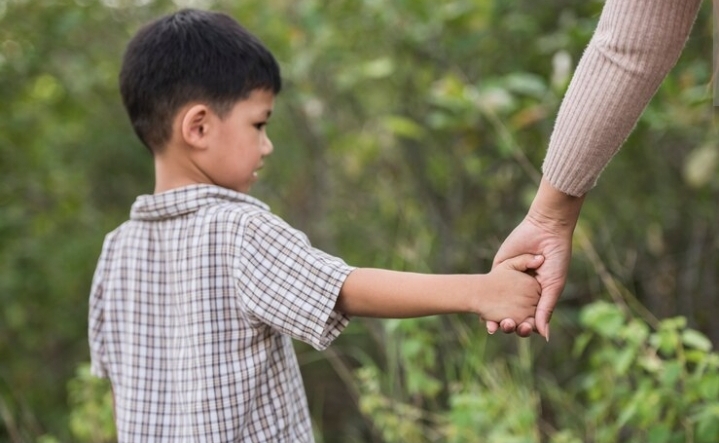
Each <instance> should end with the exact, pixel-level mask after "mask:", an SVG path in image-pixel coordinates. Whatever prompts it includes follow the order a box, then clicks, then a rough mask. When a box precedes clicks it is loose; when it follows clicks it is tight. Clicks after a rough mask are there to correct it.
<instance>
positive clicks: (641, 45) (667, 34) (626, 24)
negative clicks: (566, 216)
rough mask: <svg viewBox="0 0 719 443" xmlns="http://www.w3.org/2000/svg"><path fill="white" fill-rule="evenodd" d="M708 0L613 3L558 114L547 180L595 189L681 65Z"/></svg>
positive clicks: (573, 191) (576, 190) (578, 189)
mask: <svg viewBox="0 0 719 443" xmlns="http://www.w3.org/2000/svg"><path fill="white" fill-rule="evenodd" d="M700 4H701V0H607V2H606V4H605V5H604V10H603V11H602V15H601V17H600V18H599V24H598V25H597V29H596V31H595V32H594V36H593V37H592V40H591V41H590V43H589V45H588V46H587V48H586V50H585V52H584V55H583V56H582V59H581V60H580V62H579V65H578V66H577V70H576V71H575V73H574V76H573V77H572V81H571V82H570V85H569V88H568V90H567V93H566V95H565V97H564V100H563V101H562V105H561V107H560V109H559V114H558V115H557V121H556V123H555V126H554V131H553V132H552V136H551V138H550V141H549V150H548V152H547V156H546V158H545V159H544V165H543V167H542V170H543V172H544V176H545V178H546V179H547V180H549V182H550V183H551V184H552V185H553V186H554V187H556V188H557V189H559V190H561V191H563V192H565V193H567V194H570V195H575V196H580V195H583V194H585V193H586V192H587V191H589V190H590V189H591V188H592V187H593V186H594V184H595V183H596V181H597V179H598V178H599V175H600V174H601V172H602V170H603V169H604V167H605V166H606V165H607V163H609V161H610V160H611V158H612V156H614V154H615V153H616V152H617V151H618V150H619V147H620V146H621V144H622V143H624V141H625V140H626V138H627V137H628V136H629V133H630V132H631V131H632V129H633V128H634V126H635V125H636V122H637V120H638V119H639V116H640V115H641V113H642V111H643V110H644V108H645V107H646V105H647V103H648V102H649V100H650V99H651V98H652V96H653V95H654V93H655V92H656V90H657V88H658V87H659V85H660V83H661V82H662V80H663V79H664V77H665V76H666V75H667V73H668V72H669V70H670V69H671V68H672V67H673V66H674V65H675V64H676V61H677V59H678V58H679V54H680V53H681V51H682V49H683V48H684V44H685V42H686V40H687V36H688V35H689V32H690V31H691V27H692V24H693V23H694V20H695V19H696V15H697V11H698V10H699V6H700Z"/></svg>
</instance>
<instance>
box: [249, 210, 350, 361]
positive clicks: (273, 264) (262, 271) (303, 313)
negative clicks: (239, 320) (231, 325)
mask: <svg viewBox="0 0 719 443" xmlns="http://www.w3.org/2000/svg"><path fill="white" fill-rule="evenodd" d="M235 269H236V275H235V277H236V279H237V286H238V291H239V294H238V296H239V297H240V298H241V306H243V309H244V310H245V311H246V312H245V313H246V314H248V315H250V316H252V317H254V318H256V319H258V320H259V321H260V322H262V323H264V324H266V325H269V326H270V327H272V328H273V329H275V330H277V331H279V332H280V333H283V334H286V335H289V336H291V337H292V338H295V339H298V340H302V341H304V342H306V343H308V344H310V345H312V346H313V347H315V348H316V349H319V350H321V349H324V348H326V347H327V346H329V344H330V343H331V342H332V341H333V340H334V339H335V338H337V336H339V334H340V333H341V332H342V330H344V328H345V327H346V326H347V323H348V321H349V319H348V317H346V316H345V315H343V314H341V313H339V312H337V311H335V310H334V306H335V303H336V302H337V297H338V296H339V293H340V289H341V288H342V285H343V284H344V281H345V279H346V278H347V276H348V275H349V274H350V272H352V270H353V269H354V268H352V267H350V266H348V265H347V264H346V263H345V262H344V261H343V260H341V259H339V258H337V257H333V256H331V255H329V254H326V253H324V252H322V251H320V250H318V249H316V248H313V247H312V246H311V245H310V242H309V240H308V239H307V237H306V236H305V235H304V234H303V233H302V232H300V231H298V230H296V229H294V228H292V227H291V226H289V225H288V224H287V223H285V222H284V221H283V220H282V219H280V218H279V217H277V216H275V215H273V214H271V213H261V214H257V215H253V216H251V217H250V219H249V221H248V223H247V225H246V228H245V230H244V235H243V238H242V243H241V246H240V250H239V252H238V263H237V265H236V267H235Z"/></svg>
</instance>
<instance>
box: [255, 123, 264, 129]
mask: <svg viewBox="0 0 719 443" xmlns="http://www.w3.org/2000/svg"><path fill="white" fill-rule="evenodd" d="M265 126H267V122H262V123H255V128H257V129H262V128H264V127H265Z"/></svg>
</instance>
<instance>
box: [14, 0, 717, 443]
mask: <svg viewBox="0 0 719 443" xmlns="http://www.w3.org/2000/svg"><path fill="white" fill-rule="evenodd" d="M705 3H707V4H706V5H704V8H703V10H702V12H701V13H700V17H699V20H698V21H697V24H696V25H695V28H694V30H693V33H692V36H691V38H690V40H689V42H688V45H687V48H686V50H685V51H684V54H683V56H682V58H681V59H680V61H679V64H678V65H677V67H676V68H675V69H674V70H673V71H672V73H671V74H670V76H669V77H668V78H667V80H666V81H665V82H664V84H663V85H662V87H661V88H660V90H659V92H658V94H657V96H656V98H655V99H654V100H653V101H652V103H651V104H650V106H649V108H648V109H647V111H646V112H645V113H644V115H643V117H642V119H641V120H640V122H639V124H638V125H637V128H636V129H635V131H634V133H633V135H632V136H631V137H630V138H629V140H628V141H627V143H626V146H625V147H624V148H623V150H622V152H621V153H620V154H619V155H618V156H617V158H616V159H615V160H614V161H613V162H612V164H611V165H610V167H609V168H607V170H606V171H605V172H604V174H603V176H602V178H601V180H600V184H599V186H598V187H597V188H596V189H595V190H593V191H592V192H591V194H590V196H589V197H588V199H587V203H586V204H585V207H584V211H583V215H582V219H581V221H580V227H579V229H578V235H577V237H576V238H577V242H576V245H575V258H574V261H573V264H572V269H571V273H570V278H569V282H568V285H567V288H566V289H565V293H564V296H563V300H562V303H560V306H559V310H558V312H557V313H556V314H555V316H554V320H553V324H552V326H553V330H552V331H553V332H552V342H551V343H550V344H545V343H543V342H542V341H541V340H539V339H538V338H536V337H535V338H532V339H529V340H518V339H516V338H514V337H511V336H495V337H492V338H491V339H488V338H487V336H486V333H485V332H484V329H483V326H482V325H481V324H479V323H478V322H477V321H476V319H475V318H471V317H466V316H452V317H447V318H439V317H436V318H435V317H431V318H425V319H417V320H407V321H370V320H357V321H355V322H353V324H352V325H351V327H350V328H349V329H348V330H347V331H346V333H345V334H344V335H343V336H342V337H340V338H339V339H338V341H337V342H336V344H335V345H333V347H332V348H331V349H330V351H328V352H326V353H323V354H319V353H316V352H314V351H312V350H310V349H308V347H307V346H305V345H303V344H298V345H297V350H298V355H299V359H300V362H301V364H302V369H303V374H304V376H305V383H306V387H307V391H308V396H309V399H310V405H311V409H312V414H313V417H314V422H315V428H316V433H317V439H318V441H319V442H327V443H329V442H340V441H341V442H365V441H367V442H392V441H417V442H421V441H448V442H465V441H466V442H473V441H478V440H481V441H489V442H491V441H496V442H511V441H518V442H520V441H521V442H534V441H537V442H538V441H548V442H552V443H574V442H579V441H595V442H614V441H616V442H644V441H652V442H679V441H681V442H684V441H694V442H710V441H716V440H718V439H719V429H717V425H716V423H718V422H719V413H718V409H719V406H717V397H718V396H719V392H717V391H718V390H719V387H718V386H719V375H718V374H717V355H716V353H714V352H713V351H712V350H711V344H712V343H714V344H716V343H719V323H718V322H716V321H715V316H716V313H717V312H719V301H718V298H717V294H719V277H717V276H718V275H719V223H717V220H719V205H718V204H717V202H719V174H717V172H718V170H719V143H718V141H719V140H718V137H717V135H718V134H717V130H716V126H715V124H714V123H713V117H714V110H713V108H712V106H711V73H712V53H711V51H712V48H711V46H712V23H711V14H710V13H711V11H710V4H709V2H705ZM183 5H188V6H189V5H194V6H200V7H209V8H213V9H217V10H222V11H225V12H228V13H230V14H231V15H233V16H234V17H235V18H237V19H238V20H239V21H240V22H241V23H243V24H244V25H245V26H246V27H247V28H248V29H250V30H251V31H253V32H254V33H256V34H257V35H258V36H259V37H260V38H261V39H262V40H263V41H264V42H265V43H266V44H267V45H268V46H269V47H270V48H271V50H272V51H273V52H274V53H275V54H276V56H277V58H278V60H279V61H280V63H281V65H282V69H283V76H284V79H285V84H286V86H285V89H284V91H283V92H282V94H281V95H280V97H279V100H278V103H277V109H276V112H275V117H273V121H272V122H271V125H270V128H269V131H270V136H271V137H272V139H273V141H274V144H275V154H274V156H273V157H272V158H271V159H270V161H269V162H268V165H267V168H265V169H264V170H263V171H267V173H266V175H265V176H264V177H263V180H262V181H261V182H260V184H258V186H257V188H256V189H255V190H254V192H253V193H254V194H255V195H256V196H258V197H260V198H262V199H263V200H265V201H267V202H268V203H269V204H270V205H271V206H272V208H273V209H274V210H275V211H276V212H277V213H279V214H280V215H282V216H283V217H284V218H286V219H287V220H288V221H289V222H290V223H291V224H293V225H294V226H296V227H298V228H300V229H303V230H304V231H306V232H307V233H308V235H309V237H310V238H311V239H312V241H313V243H314V244H315V245H317V246H318V247H320V248H323V249H325V250H327V251H329V252H332V253H334V254H337V255H339V256H342V257H344V258H345V259H346V260H347V261H348V262H349V263H351V264H353V265H357V266H377V267H389V268H393V269H398V270H413V271H425V272H428V271H432V272H478V271H480V272H483V271H486V270H488V269H489V267H490V266H491V260H492V258H493V255H494V252H495V251H496V249H497V247H498V246H499V244H500V243H501V241H502V239H503V238H504V237H505V236H506V235H507V234H508V233H509V232H510V231H511V229H512V228H513V227H514V226H515V225H516V224H517V223H518V222H519V220H521V218H522V216H523V215H524V213H525V211H526V208H527V206H528V204H529V202H530V201H531V198H532V196H533V192H534V190H535V189H536V180H537V177H538V174H539V166H540V164H541V161H542V158H543V156H544V152H545V149H546V144H547V140H548V138H549V134H550V133H551V129H552V123H553V119H554V116H555V115H556V111H557V109H558V107H559V104H560V102H561V98H562V95H563V93H564V90H565V88H566V86H567V83H568V81H569V79H570V77H571V72H572V70H573V68H574V66H575V65H576V62H577V60H578V58H579V57H580V55H581V52H582V50H583V48H584V46H585V45H586V43H587V42H588V40H589V38H590V37H591V34H592V31H593V29H594V26H595V25H596V20H597V18H598V15H599V12H600V11H601V7H602V2H601V1H596V0H593V1H581V0H554V1H551V2H549V1H542V0H539V1H537V0H503V1H498V0H455V1H449V0H446V1H445V0H443V1H429V0H393V1H379V0H332V1H329V0H325V1H319V0H262V1H260V0H245V1H242V2H231V1H229V0H215V1H213V0H204V1H197V2H194V3H193V2H189V1H179V0H178V1H176V2H171V1H168V0H104V1H102V2H96V1H92V0H75V1H70V0H35V1H32V0H0V103H1V105H0V174H2V177H3V179H2V181H0V304H1V305H2V306H3V308H2V310H1V311H0V442H5V441H8V442H13V443H16V442H33V441H42V442H45V443H51V442H65V441H73V442H80V441H87V442H102V441H111V440H112V435H113V430H112V423H111V415H109V414H111V411H110V410H109V409H108V408H109V397H108V394H107V392H108V391H107V385H106V384H103V383H102V382H99V381H97V380H93V379H91V378H90V377H89V376H88V374H87V367H86V366H84V364H85V362H86V361H87V360H88V351H87V344H86V328H87V323H86V317H87V297H88V291H89V285H90V281H91V278H92V272H93V270H94V266H95V262H96V259H97V256H98V254H99V251H100V245H101V242H102V238H103V235H104V234H105V233H106V232H107V231H109V230H111V229H113V228H114V227H115V226H116V225H117V224H119V223H120V222H122V221H123V220H125V219H126V218H127V214H128V211H129V207H130V204H131V203H132V201H133V200H134V198H135V196H136V195H138V194H142V193H148V192H151V191H152V180H153V176H152V161H151V158H150V156H149V154H148V153H147V152H146V150H145V149H144V148H143V147H142V146H141V145H140V143H139V142H138V141H137V140H136V139H135V138H134V135H133V133H132V130H131V128H130V126H129V124H128V122H127V119H126V117H125V115H124V112H123V110H122V107H121V104H120V98H119V94H118V90H117V81H116V78H117V72H118V70H119V62H120V58H121V56H122V51H123V48H124V45H125V44H126V42H127V40H128V39H129V38H130V37H131V36H132V34H133V33H134V31H135V30H137V28H138V27H139V26H140V25H141V24H142V23H144V22H146V21H148V20H150V19H152V18H154V17H156V16H157V15H159V14H163V13H167V12H170V11H172V10H174V9H176V8H177V7H179V6H183ZM597 301H600V302H599V303H593V302H597ZM608 302H611V304H608ZM658 319H666V320H658ZM76 371H77V372H76Z"/></svg>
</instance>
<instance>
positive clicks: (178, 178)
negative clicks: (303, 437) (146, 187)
mask: <svg viewBox="0 0 719 443" xmlns="http://www.w3.org/2000/svg"><path fill="white" fill-rule="evenodd" d="M171 150H175V152H174V153H171ZM154 160H155V191H154V193H155V194H159V193H161V192H167V191H170V190H172V189H177V188H182V187H184V186H190V185H197V184H212V182H211V180H209V178H208V177H207V176H206V175H205V174H203V173H202V171H200V170H199V169H198V168H197V167H196V166H195V164H194V163H193V162H191V161H190V160H189V159H188V158H186V157H185V156H183V155H179V154H178V153H177V147H171V146H167V147H166V149H165V150H163V152H162V153H160V154H155V156H154Z"/></svg>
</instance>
